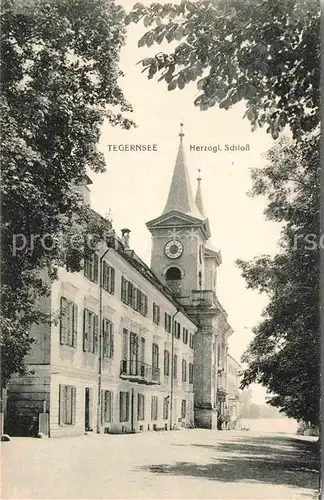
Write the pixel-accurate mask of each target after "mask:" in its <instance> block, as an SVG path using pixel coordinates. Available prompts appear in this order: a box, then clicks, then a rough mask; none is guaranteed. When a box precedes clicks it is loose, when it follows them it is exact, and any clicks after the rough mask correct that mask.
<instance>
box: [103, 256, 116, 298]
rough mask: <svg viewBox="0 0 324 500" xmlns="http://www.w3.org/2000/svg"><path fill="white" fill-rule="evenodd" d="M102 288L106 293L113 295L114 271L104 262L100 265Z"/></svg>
mask: <svg viewBox="0 0 324 500" xmlns="http://www.w3.org/2000/svg"><path fill="white" fill-rule="evenodd" d="M102 287H103V289H104V290H106V292H109V293H112V294H113V293H115V269H114V268H113V267H110V266H108V264H107V262H105V261H103V263H102Z"/></svg>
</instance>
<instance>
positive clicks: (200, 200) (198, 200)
mask: <svg viewBox="0 0 324 500" xmlns="http://www.w3.org/2000/svg"><path fill="white" fill-rule="evenodd" d="M198 172H199V176H198V177H197V181H198V185H197V192H196V198H195V203H196V206H197V208H198V210H199V212H200V213H201V215H203V216H204V217H205V216H206V213H205V209H204V203H203V197H202V191H201V177H200V170H198Z"/></svg>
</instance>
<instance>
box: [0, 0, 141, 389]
mask: <svg viewBox="0 0 324 500" xmlns="http://www.w3.org/2000/svg"><path fill="white" fill-rule="evenodd" d="M123 19H124V11H123V9H122V8H121V7H119V6H116V5H115V4H114V3H113V2H106V1H105V0H93V1H91V2H88V1H87V0H51V2H47V1H46V0H29V1H23V0H4V2H3V4H2V16H1V24H2V29H1V37H2V39H1V69H2V95H1V101H0V106H1V127H2V174H3V178H2V297H1V330H2V332H1V349H2V383H3V385H5V384H6V383H7V381H8V380H9V378H10V376H11V374H13V373H24V371H25V369H26V366H25V364H24V357H25V355H26V354H27V353H28V352H29V350H30V345H31V343H32V341H33V339H32V338H31V337H30V334H29V328H30V325H31V324H32V323H34V322H39V321H45V320H49V318H48V317H45V316H44V315H42V314H41V313H40V311H39V310H38V307H37V301H38V299H39V298H40V297H41V296H43V295H44V294H46V293H48V291H49V287H50V284H51V282H52V281H53V280H54V279H55V278H56V276H57V268H58V267H59V266H66V268H67V269H68V270H70V271H79V270H80V269H81V268H82V262H83V258H84V257H87V255H89V253H90V252H91V251H93V250H94V248H95V245H96V242H97V241H98V240H99V239H100V238H102V237H103V233H104V231H107V230H109V229H110V223H109V221H108V220H104V219H102V218H101V217H98V216H96V214H94V213H93V212H92V211H91V210H90V209H89V208H88V207H87V206H86V205H85V204H84V203H82V200H81V197H80V195H78V193H77V192H76V191H75V189H74V186H75V185H76V184H78V183H80V182H82V181H83V179H84V176H85V173H86V170H87V168H91V169H92V170H94V171H95V172H102V171H104V170H105V162H104V158H103V155H102V153H100V152H99V151H98V149H97V143H98V140H99V137H100V127H101V125H102V123H103V121H104V120H107V121H108V122H109V123H110V124H111V125H116V126H121V127H123V128H126V129H128V128H130V127H131V126H132V125H133V122H132V121H130V120H129V119H127V118H126V117H125V116H124V115H123V113H124V112H128V111H131V107H130V105H129V104H128V103H127V101H126V100H125V98H124V96H123V93H122V91H121V89H120V87H119V84H118V78H119V77H121V76H122V73H121V71H120V70H119V68H118V61H119V51H120V48H121V46H122V45H123V44H124V37H125V28H124V21H123ZM114 107H115V108H116V107H118V108H119V109H120V111H118V112H114ZM89 234H92V235H93V238H92V245H91V248H90V245H87V244H85V243H86V242H89V240H88V238H87V236H88V235H89ZM62 235H64V238H63V236H62ZM77 237H78V242H77V241H76V239H77ZM63 243H64V244H63ZM44 274H46V276H47V279H46V280H44V279H43V276H44Z"/></svg>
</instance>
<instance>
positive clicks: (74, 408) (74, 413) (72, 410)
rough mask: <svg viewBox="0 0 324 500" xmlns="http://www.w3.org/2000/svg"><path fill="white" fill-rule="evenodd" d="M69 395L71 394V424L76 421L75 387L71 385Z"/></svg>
mask: <svg viewBox="0 0 324 500" xmlns="http://www.w3.org/2000/svg"><path fill="white" fill-rule="evenodd" d="M71 396H72V398H71V399H72V408H71V412H72V425H75V421H76V387H71Z"/></svg>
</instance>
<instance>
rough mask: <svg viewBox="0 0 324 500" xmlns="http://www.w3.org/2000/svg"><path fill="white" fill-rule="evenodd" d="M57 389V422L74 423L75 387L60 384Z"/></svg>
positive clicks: (62, 423) (63, 423)
mask: <svg viewBox="0 0 324 500" xmlns="http://www.w3.org/2000/svg"><path fill="white" fill-rule="evenodd" d="M59 391H60V394H59V398H60V399H59V424H60V425H75V416H76V411H75V410H76V387H74V386H72V385H60V389H59Z"/></svg>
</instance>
